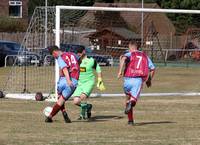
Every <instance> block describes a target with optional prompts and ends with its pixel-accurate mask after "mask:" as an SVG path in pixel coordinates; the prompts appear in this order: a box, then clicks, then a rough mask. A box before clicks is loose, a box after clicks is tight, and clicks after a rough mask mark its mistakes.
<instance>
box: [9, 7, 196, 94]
mask: <svg viewBox="0 0 200 145" xmlns="http://www.w3.org/2000/svg"><path fill="white" fill-rule="evenodd" d="M138 7H139V6H138ZM151 7H153V6H151ZM141 16H142V13H141V12H120V11H119V12H114V11H93V10H90V11H86V10H67V9H61V11H60V46H61V47H62V49H65V50H66V51H68V50H69V49H73V48H71V47H73V45H84V46H85V47H86V53H87V55H88V56H91V57H94V58H95V59H96V60H97V62H98V63H99V64H100V65H104V66H106V67H105V70H107V71H108V73H109V69H112V70H114V71H116V70H117V69H116V67H115V66H117V65H118V63H119V56H120V55H122V54H123V53H124V52H125V51H126V50H127V49H128V42H129V41H130V40H136V41H138V44H139V45H140V48H141V49H142V50H144V51H145V52H146V53H147V54H148V55H149V57H151V58H152V60H153V61H154V62H155V63H158V64H161V65H175V64H176V65H180V64H183V65H184V66H188V65H190V64H199V59H200V53H199V41H200V36H199V34H200V33H199V31H200V30H199V29H189V30H188V31H187V32H186V33H184V35H181V36H180V35H178V36H177V35H176V29H175V26H174V25H173V23H172V21H170V20H169V18H168V17H167V14H165V13H147V12H146V13H144V19H143V21H141V18H142V17H141ZM55 23H56V22H55V7H48V8H47V29H45V28H46V27H45V7H38V8H36V9H35V12H34V14H33V16H32V19H31V21H30V24H29V28H28V30H27V33H26V36H25V38H24V41H23V42H22V46H23V47H22V48H21V50H22V51H20V52H19V55H18V56H15V57H14V58H15V61H14V62H13V64H12V65H11V66H9V65H8V66H7V67H8V68H11V71H10V73H9V75H8V80H7V81H6V85H5V90H6V91H7V92H9V93H16V92H18V93H24V92H30V93H35V92H39V91H41V92H44V93H49V92H51V91H52V90H54V86H55V77H54V76H55V71H54V70H55V66H54V65H55V64H54V60H53V58H52V56H50V55H49V54H48V52H47V51H46V50H45V47H46V46H45V37H47V42H46V43H47V46H49V45H54V44H55ZM142 25H143V36H144V37H143V38H141V26H142ZM45 34H46V35H45ZM141 40H143V43H141ZM189 44H190V46H191V47H189ZM19 56H21V59H22V60H21V64H20V63H18V61H19ZM23 61H25V62H23ZM104 76H105V78H107V86H110V85H111V83H110V82H113V80H115V76H116V75H115V74H113V75H104ZM112 87H115V88H118V87H117V86H116V84H112ZM112 87H111V86H110V88H112ZM114 90H115V91H113V90H112V89H108V90H107V93H119V89H114ZM95 91H96V90H95Z"/></svg>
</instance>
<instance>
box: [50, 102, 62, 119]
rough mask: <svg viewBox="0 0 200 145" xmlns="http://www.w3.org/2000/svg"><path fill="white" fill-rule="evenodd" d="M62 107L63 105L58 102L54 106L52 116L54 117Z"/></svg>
mask: <svg viewBox="0 0 200 145" xmlns="http://www.w3.org/2000/svg"><path fill="white" fill-rule="evenodd" d="M60 108H61V106H60V105H58V104H57V103H56V104H55V105H54V106H53V110H52V111H51V114H50V116H52V117H53V116H55V115H56V114H57V113H58V111H59V110H60Z"/></svg>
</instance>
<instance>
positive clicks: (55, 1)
mask: <svg viewBox="0 0 200 145" xmlns="http://www.w3.org/2000/svg"><path fill="white" fill-rule="evenodd" d="M47 1H48V6H56V5H67V6H71V5H74V6H91V5H93V4H94V1H95V0H47ZM37 6H45V0H42V1H41V0H30V1H29V6H28V7H29V8H28V10H29V16H31V15H32V14H33V11H34V9H35V7H37Z"/></svg>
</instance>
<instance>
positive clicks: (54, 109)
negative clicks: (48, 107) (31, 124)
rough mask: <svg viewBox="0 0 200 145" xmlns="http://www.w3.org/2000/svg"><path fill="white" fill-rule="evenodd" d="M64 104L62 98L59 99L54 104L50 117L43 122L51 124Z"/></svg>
mask: <svg viewBox="0 0 200 145" xmlns="http://www.w3.org/2000/svg"><path fill="white" fill-rule="evenodd" d="M64 103H65V99H64V97H60V98H59V99H58V101H57V102H56V103H55V104H54V106H53V109H52V111H51V113H50V115H49V116H48V117H47V118H46V119H45V122H52V118H53V117H54V116H55V115H56V114H57V113H58V111H59V110H60V108H61V106H62V105H63V104H64Z"/></svg>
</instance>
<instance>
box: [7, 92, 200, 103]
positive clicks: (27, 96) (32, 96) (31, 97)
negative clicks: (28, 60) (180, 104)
mask: <svg viewBox="0 0 200 145" xmlns="http://www.w3.org/2000/svg"><path fill="white" fill-rule="evenodd" d="M43 95H44V96H48V94H43ZM123 96H125V94H99V93H93V94H91V97H94V98H95V97H123ZM141 96H149V97H151V96H152V97H153V96H154V97H155V96H160V97H161V96H200V92H182V93H180V92H179V93H178V92H175V93H142V94H141ZM6 98H13V99H24V100H35V94H6ZM48 101H51V100H48ZM53 101H55V100H53Z"/></svg>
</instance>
